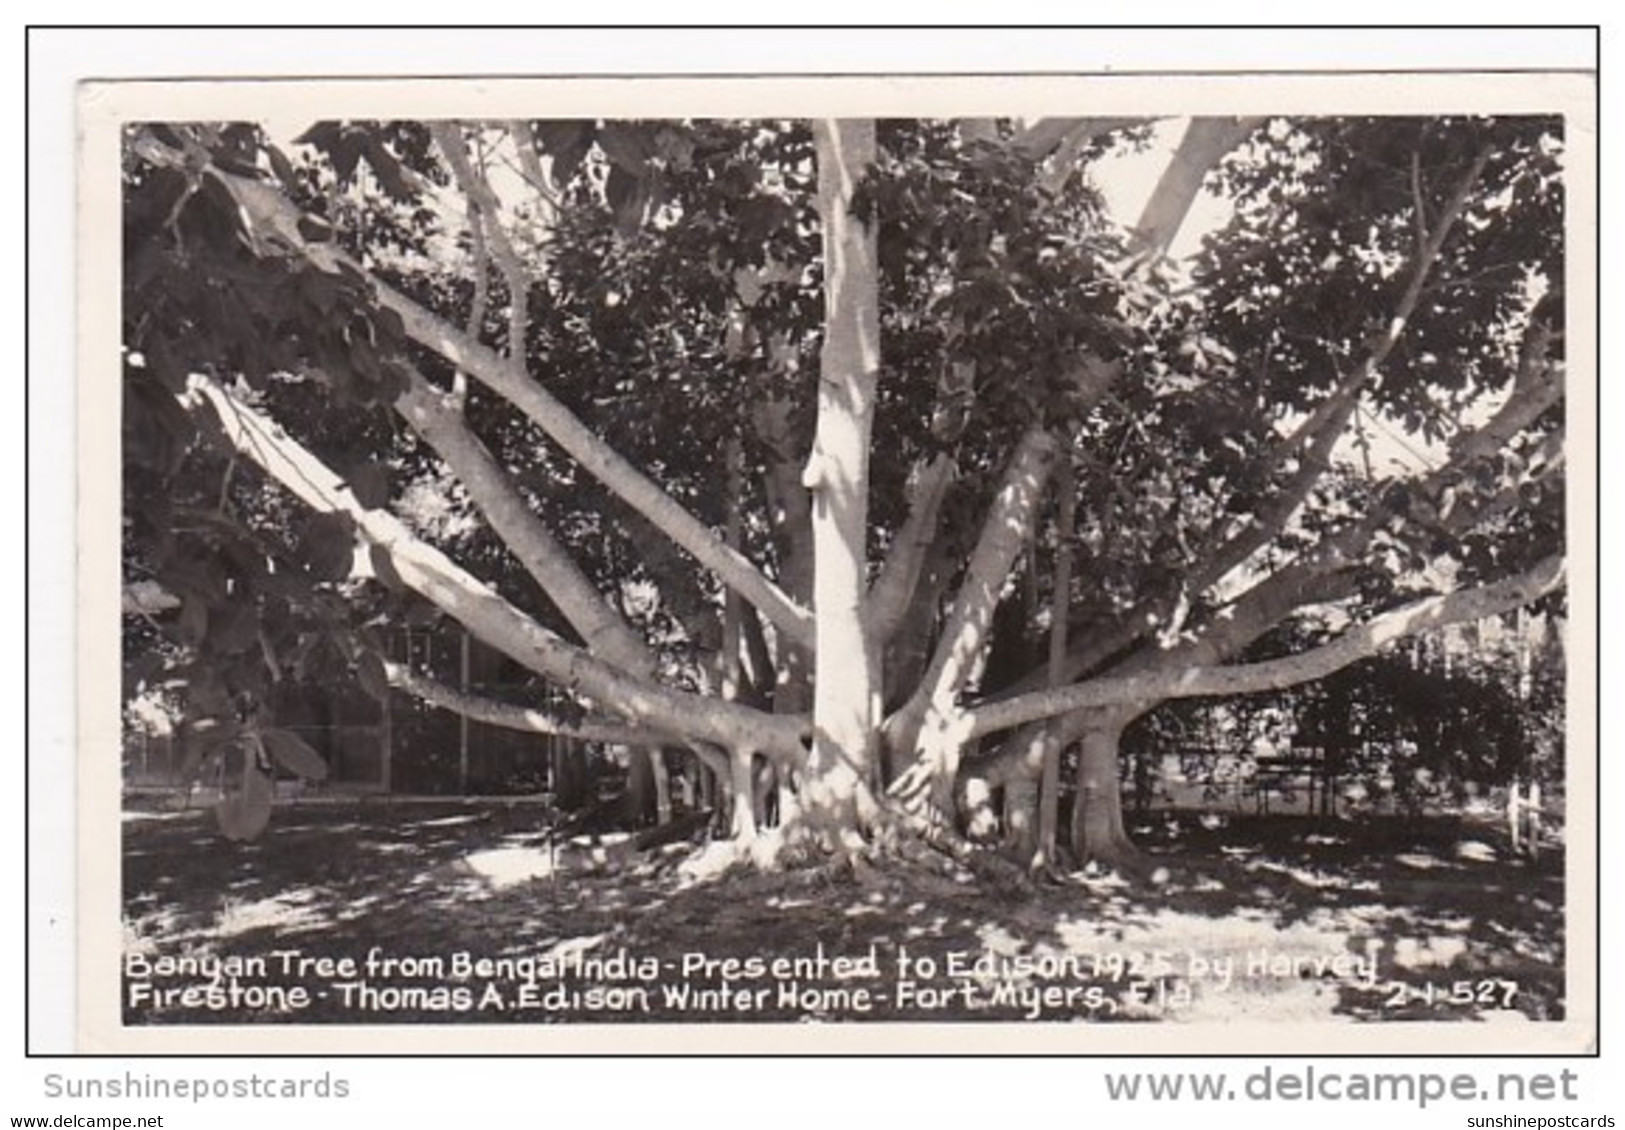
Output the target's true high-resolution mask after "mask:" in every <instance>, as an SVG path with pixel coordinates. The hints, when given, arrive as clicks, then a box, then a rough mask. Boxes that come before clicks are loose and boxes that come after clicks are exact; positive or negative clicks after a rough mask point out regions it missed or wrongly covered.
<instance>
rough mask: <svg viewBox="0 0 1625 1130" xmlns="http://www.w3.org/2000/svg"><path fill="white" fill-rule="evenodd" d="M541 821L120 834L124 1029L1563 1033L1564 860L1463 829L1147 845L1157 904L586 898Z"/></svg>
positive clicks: (1124, 896) (742, 884) (501, 818)
mask: <svg viewBox="0 0 1625 1130" xmlns="http://www.w3.org/2000/svg"><path fill="white" fill-rule="evenodd" d="M542 819H543V814H542V811H541V810H540V809H534V810H532V809H524V808H515V809H513V810H495V811H487V810H471V809H468V808H465V807H462V806H459V805H455V804H446V805H433V806H424V805H410V806H406V805H400V806H391V805H387V804H383V803H378V802H373V803H370V804H365V805H363V804H344V805H319V806H318V805H309V806H299V807H289V808H284V809H282V810H280V811H279V812H278V814H277V817H276V819H275V820H274V821H273V823H272V825H271V828H270V830H269V831H268V832H267V833H266V835H265V836H264V838H263V839H261V840H260V841H259V842H257V843H253V844H233V843H230V842H228V841H225V840H224V839H222V838H220V837H219V836H218V835H217V834H216V832H215V830H214V824H213V819H212V817H211V816H210V815H209V814H208V813H206V812H185V813H156V812H149V813H138V812H131V813H129V814H127V816H126V822H125V865H124V881H125V899H124V905H125V951H126V964H125V993H126V995H125V1019H126V1022H127V1023H131V1024H144V1023H241V1022H245V1021H249V1022H256V1023H266V1022H269V1023H277V1022H291V1023H367V1024H377V1023H391V1022H411V1023H424V1022H430V1023H451V1022H474V1023H502V1022H521V1023H555V1022H568V1023H591V1022H615V1023H626V1022H643V1021H655V1020H683V1021H687V1022H697V1023H704V1022H715V1021H735V1022H737V1021H742V1020H744V1021H750V1020H777V1021H784V1020H810V1019H839V1020H875V1019H931V1020H942V1021H949V1020H954V1021H957V1020H1012V1019H1029V1020H1041V1021H1069V1020H1098V1021H1107V1020H1112V1021H1133V1020H1176V1021H1177V1020H1203V1021H1214V1020H1227V1019H1246V1020H1249V1021H1288V1020H1293V1021H1313V1020H1333V1019H1343V1020H1347V1021H1356V1022H1357V1021H1382V1020H1399V1019H1432V1020H1439V1019H1461V1020H1467V1021H1474V1022H1489V1021H1499V1022H1523V1021H1528V1020H1544V1019H1561V1018H1562V1015H1563V1008H1564V987H1563V974H1562V969H1563V905H1564V903H1563V884H1562V874H1563V867H1562V858H1561V855H1560V853H1549V854H1548V855H1547V856H1545V857H1543V858H1542V859H1541V860H1540V862H1539V863H1538V864H1530V863H1527V862H1522V861H1510V860H1507V859H1505V858H1503V848H1504V845H1503V844H1502V843H1501V842H1500V841H1499V840H1498V838H1497V834H1496V833H1495V831H1494V830H1490V829H1484V828H1480V827H1474V826H1471V825H1465V824H1461V823H1458V822H1455V821H1450V820H1442V819H1440V820H1428V821H1401V820H1395V819H1386V820H1381V821H1374V822H1369V823H1363V824H1353V823H1347V822H1340V823H1333V824H1317V823H1315V822H1313V821H1308V820H1302V819H1294V818H1282V817H1275V818H1261V819H1233V820H1230V821H1228V822H1227V823H1224V824H1222V825H1219V826H1216V827H1203V826H1202V825H1201V824H1200V823H1196V822H1194V821H1186V822H1185V823H1184V824H1182V825H1180V826H1177V827H1176V826H1171V825H1169V826H1159V827H1155V828H1146V829H1142V830H1141V831H1140V833H1139V839H1140V842H1141V843H1142V844H1144V845H1146V846H1147V848H1148V849H1149V850H1150V851H1151V853H1152V854H1153V856H1155V857H1156V862H1157V864H1158V865H1159V866H1160V868H1161V871H1162V876H1163V878H1164V881H1163V882H1161V883H1160V884H1158V885H1155V886H1148V887H1143V888H1133V887H1129V886H1126V885H1124V884H1121V883H1119V882H1117V881H1115V880H1110V879H1100V878H1089V877H1086V876H1081V875H1080V876H1074V877H1072V878H1071V879H1070V880H1069V881H1067V882H1065V883H1059V884H1046V885H1042V886H1031V885H1026V886H1024V885H1021V884H1017V883H1011V882H991V883H990V882H987V881H985V880H977V879H976V878H974V877H973V876H971V875H969V874H967V873H964V872H962V871H960V870H958V869H956V868H952V867H950V866H947V865H944V866H943V867H942V868H930V867H926V866H922V865H918V864H909V865H905V864H898V865H896V866H895V867H888V868H882V869H879V870H876V871H873V872H869V873H865V874H863V875H861V876H857V877H846V878H841V879H832V878H831V877H829V876H828V875H811V874H805V873H792V874H787V875H758V874H747V873H741V872H738V871H734V872H731V873H729V874H726V875H724V876H722V877H720V878H715V879H711V880H707V881H701V880H698V879H696V878H694V877H693V875H692V873H691V872H692V869H691V868H685V867H684V866H683V863H684V861H685V860H687V859H691V858H692V855H693V851H694V849H693V848H692V847H691V846H689V845H680V846H678V847H673V848H668V849H666V850H665V851H664V852H662V853H656V854H652V855H646V856H643V857H640V858H639V861H638V862H637V863H636V865H634V866H631V867H624V868H619V869H615V870H605V871H602V872H599V873H594V872H593V871H592V870H590V866H591V864H590V859H589V858H588V856H587V855H586V854H584V853H581V852H567V853H565V854H564V855H562V856H560V855H558V854H556V853H555V851H554V850H553V849H552V848H551V847H550V845H549V844H548V843H547V840H546V836H545V829H544V828H542V827H541V826H540V821H541V820H542Z"/></svg>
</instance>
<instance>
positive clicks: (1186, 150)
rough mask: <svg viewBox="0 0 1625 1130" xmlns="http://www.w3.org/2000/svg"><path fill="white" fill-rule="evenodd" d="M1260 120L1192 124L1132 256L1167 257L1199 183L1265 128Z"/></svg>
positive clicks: (1137, 230)
mask: <svg viewBox="0 0 1625 1130" xmlns="http://www.w3.org/2000/svg"><path fill="white" fill-rule="evenodd" d="M1264 120H1265V119H1263V118H1192V119H1191V121H1190V124H1189V125H1188V126H1187V127H1186V128H1185V136H1184V137H1183V138H1181V139H1180V142H1179V148H1178V149H1177V150H1175V151H1174V156H1173V160H1171V161H1169V162H1168V165H1167V167H1166V168H1164V169H1163V171H1162V176H1161V177H1159V178H1158V179H1157V186H1156V188H1155V189H1153V190H1152V192H1151V198H1150V199H1149V200H1147V201H1146V205H1145V208H1144V209H1143V210H1142V211H1141V212H1140V220H1139V223H1137V224H1135V225H1134V239H1133V242H1132V244H1131V250H1132V251H1133V253H1134V254H1135V255H1136V256H1137V257H1139V258H1141V259H1142V260H1152V259H1156V258H1158V257H1160V256H1161V255H1163V254H1165V253H1166V252H1167V250H1168V247H1169V245H1170V244H1172V243H1173V241H1174V237H1175V236H1177V235H1178V234H1179V229H1180V228H1181V227H1182V226H1183V225H1184V223H1185V217H1186V216H1187V215H1189V214H1190V210H1191V206H1192V205H1193V204H1195V203H1196V197H1197V194H1198V193H1199V192H1201V190H1202V181H1203V180H1204V179H1206V177H1207V174H1208V173H1209V172H1211V171H1212V170H1213V169H1214V168H1215V167H1216V166H1217V165H1218V163H1219V162H1220V161H1221V160H1222V159H1223V158H1224V156H1225V155H1226V154H1227V153H1229V152H1230V151H1231V150H1232V149H1234V148H1235V147H1236V146H1237V145H1239V144H1241V142H1242V141H1244V140H1245V139H1246V138H1247V136H1248V135H1249V134H1251V133H1252V132H1253V131H1254V130H1255V129H1257V128H1258V127H1259V126H1260V125H1262V124H1263V122H1264Z"/></svg>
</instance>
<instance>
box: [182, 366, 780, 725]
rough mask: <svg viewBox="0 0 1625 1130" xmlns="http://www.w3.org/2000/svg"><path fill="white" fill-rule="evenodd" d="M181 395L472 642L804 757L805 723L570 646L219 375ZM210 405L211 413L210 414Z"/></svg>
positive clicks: (195, 380) (667, 718)
mask: <svg viewBox="0 0 1625 1130" xmlns="http://www.w3.org/2000/svg"><path fill="white" fill-rule="evenodd" d="M178 399H179V400H180V402H181V405H182V407H183V408H185V409H187V410H188V411H190V412H192V413H193V415H194V417H195V418H197V419H198V420H199V422H200V424H201V425H202V426H203V427H204V428H205V431H206V432H209V433H213V434H215V435H217V437H218V439H219V440H220V441H221V442H223V443H225V444H227V445H228V446H229V447H230V448H231V449H232V450H234V451H236V452H237V453H238V454H239V455H240V456H242V457H245V458H246V459H247V460H249V461H251V462H252V463H254V464H255V465H256V466H258V467H259V468H260V469H261V470H263V471H264V472H265V473H266V474H267V475H269V476H270V477H271V478H272V479H274V480H275V481H276V482H277V483H278V484H279V485H280V486H282V487H283V488H284V489H286V490H287V491H288V492H289V493H290V494H292V495H293V496H294V497H296V498H298V499H299V500H300V501H301V502H303V503H304V504H305V505H307V506H309V507H310V508H311V509H313V510H315V511H317V512H319V513H341V514H344V515H346V516H347V517H349V518H350V519H351V520H352V521H353V522H354V523H355V524H356V528H357V530H358V531H359V532H360V534H361V535H362V536H363V537H364V538H365V539H366V540H367V542H368V543H370V544H371V545H372V546H373V547H374V548H375V549H376V550H377V551H379V552H380V553H382V554H383V555H384V557H385V558H386V559H387V560H388V562H389V563H390V566H391V567H392V568H393V569H394V571H395V573H396V575H397V576H398V577H399V578H400V580H401V583H403V584H404V585H405V586H406V587H407V588H409V589H411V590H412V591H414V592H416V593H418V594H419V595H420V596H422V597H424V598H425V599H427V600H428V601H429V602H430V603H432V604H434V605H435V606H436V607H438V608H440V609H441V610H442V611H443V612H445V613H447V614H448V615H449V616H451V617H452V618H453V619H454V620H457V621H458V622H459V623H461V624H462V625H463V626H464V627H466V628H467V629H468V630H469V632H470V633H471V634H472V635H474V636H475V638H477V639H479V640H481V641H482V642H483V643H486V644H488V645H489V646H491V647H493V648H495V649H496V650H497V651H500V652H502V653H503V654H505V655H507V656H509V657H510V658H512V659H513V660H514V661H516V662H518V663H519V664H521V665H522V666H524V667H526V668H527V669H529V670H531V671H534V672H536V673H537V674H539V675H542V676H543V677H545V678H546V679H548V680H549V681H550V682H551V683H553V684H554V685H555V686H557V687H559V688H561V689H563V690H565V691H568V692H570V693H573V694H579V695H582V696H584V697H586V698H588V699H590V700H591V701H593V702H595V703H598V704H599V705H600V706H601V707H603V708H605V709H610V710H614V711H615V712H616V713H618V714H621V715H622V716H624V717H626V718H629V719H631V720H633V721H636V722H639V723H642V724H644V725H646V726H648V727H650V728H652V729H656V730H663V731H666V732H670V733H675V734H685V735H688V736H691V737H694V738H699V739H703V740H706V741H711V742H715V743H716V744H719V745H723V746H725V747H731V746H733V745H735V744H738V743H741V742H745V743H751V744H753V745H754V746H755V748H758V749H762V750H773V751H776V752H777V753H779V754H781V755H787V756H796V755H798V754H799V752H800V746H801V739H802V735H803V733H804V723H801V722H798V720H796V719H793V718H778V717H772V716H769V715H765V714H762V713H760V712H758V711H752V710H749V709H747V708H744V707H741V706H737V705H735V704H733V703H725V702H721V701H720V700H717V699H708V698H702V697H700V696H698V695H692V694H687V693H684V692H682V691H677V690H672V689H670V688H667V687H662V686H659V685H658V684H655V683H652V682H649V681H647V680H642V679H638V678H635V677H633V676H630V675H628V674H626V673H625V672H624V671H622V670H621V669H620V668H618V667H616V666H613V665H611V664H609V663H606V662H604V661H603V660H601V659H597V658H594V657H593V656H591V655H589V654H588V653H587V652H586V651H584V650H583V649H581V648H578V647H575V646H574V645H571V644H569V643H566V642H565V641H564V640H562V639H560V638H559V637H558V636H556V635H555V634H553V633H552V632H550V631H548V630H547V629H546V628H544V627H542V626H541V625H540V624H537V623H536V622H535V621H534V620H532V619H530V618H529V617H528V616H526V615H524V614H523V613H522V612H520V611H519V610H518V609H516V608H514V607H513V605H511V604H509V603H508V602H507V601H506V600H504V599H503V598H502V597H501V596H500V595H499V594H497V593H496V592H495V591H494V590H493V589H492V588H491V587H490V586H488V585H486V584H485V583H484V582H483V581H480V580H479V579H478V578H476V577H474V576H472V575H471V574H469V573H468V572H467V571H466V570H464V569H462V568H461V567H459V566H458V565H456V564H455V563H454V562H452V561H451V560H450V559H449V558H447V557H446V555H445V554H443V553H441V552H440V551H439V550H438V549H435V548H434V547H433V546H431V545H429V544H427V543H426V542H424V541H422V540H421V539H420V538H418V537H417V536H416V535H415V534H413V533H412V532H411V530H409V529H408V528H407V527H406V526H405V524H404V523H402V522H401V521H400V519H398V518H396V517H395V516H394V515H393V514H390V513H389V512H388V511H385V510H378V509H368V508H367V507H365V506H363V505H362V504H361V503H360V501H359V500H358V499H357V498H356V497H355V494H354V493H353V492H352V491H351V490H350V488H349V486H348V485H347V484H346V483H345V482H344V480H343V479H341V478H340V477H339V476H338V475H336V474H335V473H334V472H333V471H332V470H331V469H330V468H328V467H327V466H325V465H324V464H323V463H322V462H321V461H320V460H319V459H317V458H316V457H315V456H314V455H312V454H311V453H310V452H309V451H307V450H305V448H304V447H303V446H301V445H300V444H298V443H297V442H296V441H295V440H293V439H292V438H291V437H290V436H288V435H287V433H286V432H284V431H283V430H282V429H281V428H280V427H278V426H277V425H276V424H274V423H272V422H271V421H270V420H268V419H266V418H265V417H264V416H263V415H261V414H260V413H259V412H257V411H256V410H254V409H253V408H250V407H249V406H248V405H246V404H244V403H242V402H241V401H240V400H237V399H236V398H234V397H232V396H231V395H230V393H228V392H227V391H226V390H225V389H224V388H222V387H221V386H220V385H218V384H216V383H215V382H214V381H212V380H209V379H208V378H205V377H202V376H197V375H194V376H193V377H192V378H191V379H190V380H189V382H188V388H187V391H186V392H184V393H182V394H181V395H180V397H179V398H178ZM205 406H207V409H206V408H205ZM207 411H212V414H213V418H212V419H210V418H209V416H208V415H207V414H206V412H207Z"/></svg>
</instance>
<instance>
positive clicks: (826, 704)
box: [802, 120, 880, 851]
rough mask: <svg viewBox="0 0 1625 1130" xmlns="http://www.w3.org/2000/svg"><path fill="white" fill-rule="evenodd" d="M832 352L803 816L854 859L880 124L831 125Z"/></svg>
mask: <svg viewBox="0 0 1625 1130" xmlns="http://www.w3.org/2000/svg"><path fill="white" fill-rule="evenodd" d="M813 134H814V138H815V140H816V143H817V148H818V210H819V216H820V218H821V219H822V221H823V226H824V344H823V351H822V356H821V369H820V373H819V381H818V427H817V435H816V438H815V439H814V442H813V451H812V455H811V456H810V457H809V459H808V461H807V467H806V470H805V471H804V472H803V475H802V483H803V485H805V486H806V487H807V489H808V490H809V491H811V492H812V497H813V521H812V528H813V547H814V560H815V566H814V576H813V595H814V607H815V609H816V612H815V624H816V631H815V638H816V641H817V645H816V646H817V656H816V676H815V680H814V685H813V748H812V755H811V757H810V758H809V760H808V765H807V774H806V781H805V782H804V788H803V789H802V813H803V815H804V816H805V818H806V819H807V821H808V823H809V824H810V825H811V826H812V827H813V828H814V829H816V831H817V832H818V833H819V835H820V838H821V839H823V840H824V842H825V843H826V845H827V846H832V847H836V848H839V849H840V850H843V851H846V850H853V849H856V848H857V847H859V846H860V845H861V843H862V834H863V829H864V827H865V826H866V825H867V824H868V823H869V822H870V821H871V819H872V817H873V808H874V797H873V794H872V793H871V792H870V780H871V778H872V775H873V770H874V754H875V748H876V734H875V721H876V717H875V716H876V714H877V712H878V701H877V700H878V699H879V678H878V675H879V673H878V671H876V670H875V658H876V649H875V647H874V646H873V644H872V641H871V639H870V633H869V631H868V625H867V622H866V618H865V616H864V603H865V596H866V594H867V591H868V567H867V557H866V550H867V540H868V532H869V528H868V514H869V441H870V433H871V430H872V428H873V423H874V410H875V396H876V388H877V384H878V380H879V373H880V296H879V275H878V270H877V266H876V245H875V233H874V230H873V229H872V228H870V227H868V226H866V225H865V224H864V223H862V222H861V221H860V220H859V219H858V218H857V217H856V216H855V215H853V213H852V200H853V195H854V193H855V192H856V189H857V186H858V182H859V181H860V180H861V179H862V178H863V176H865V175H866V173H867V172H868V170H869V168H870V167H871V166H872V165H873V163H874V158H875V130H874V123H873V122H870V121H857V120H838V121H820V122H816V123H814V125H813Z"/></svg>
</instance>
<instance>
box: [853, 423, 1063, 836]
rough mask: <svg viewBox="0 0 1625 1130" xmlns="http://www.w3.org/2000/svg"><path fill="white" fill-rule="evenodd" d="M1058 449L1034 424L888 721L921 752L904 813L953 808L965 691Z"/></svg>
mask: <svg viewBox="0 0 1625 1130" xmlns="http://www.w3.org/2000/svg"><path fill="white" fill-rule="evenodd" d="M1054 455H1055V440H1054V437H1052V436H1051V435H1050V434H1049V433H1048V432H1047V431H1046V430H1045V429H1044V428H1043V427H1041V426H1036V425H1035V426H1034V427H1032V428H1029V429H1028V431H1027V433H1026V435H1024V436H1023V437H1022V440H1021V443H1020V444H1019V445H1017V448H1016V451H1015V454H1014V455H1012V456H1011V459H1010V465H1009V467H1008V468H1007V469H1006V471H1005V475H1004V479H1003V482H1002V483H1001V485H1000V488H999V493H998V495H997V496H995V498H994V500H993V504H992V506H991V507H989V510H988V516H987V518H986V520H985V521H984V522H983V524H982V530H981V533H980V535H979V536H978V539H977V544H976V548H975V549H974V550H973V551H972V553H971V558H970V562H969V564H968V566H967V568H966V572H965V578H964V580H963V582H962V583H961V585H960V590H959V594H958V596H957V597H956V599H955V601H954V607H953V610H952V611H951V612H950V613H949V616H948V622H947V626H946V627H945V628H944V631H943V635H942V639H941V640H940V641H939V642H938V644H937V649H936V652H935V653H934V654H933V656H932V659H931V665H930V667H929V668H928V670H927V671H926V674H925V678H924V679H922V680H921V682H920V686H919V689H918V690H916V691H915V693H914V695H913V696H912V697H911V698H910V699H909V701H908V702H907V703H905V704H904V705H903V707H902V709H901V710H899V711H898V712H897V713H896V714H895V715H893V716H892V717H891V718H890V719H888V720H887V723H886V734H885V737H886V741H887V743H888V744H889V745H890V746H891V748H892V749H893V750H894V751H895V752H896V753H897V754H898V755H899V756H906V755H908V754H909V753H913V754H914V760H913V763H912V764H911V765H910V766H909V768H908V769H907V770H906V771H905V772H903V773H902V774H900V775H899V776H898V778H897V779H896V780H895V781H893V782H892V784H891V786H890V788H889V789H888V792H889V793H890V794H891V795H892V796H893V797H894V798H896V799H897V801H898V802H899V803H900V804H901V805H902V807H903V808H904V810H905V811H909V812H911V813H914V814H915V815H919V816H925V817H927V818H929V819H932V820H940V819H942V818H943V817H944V816H945V815H946V814H948V813H950V812H951V811H952V798H953V785H954V776H955V773H956V771H957V769H958V765H959V753H960V749H961V747H962V745H963V742H964V739H965V736H964V735H962V734H960V733H959V732H958V726H957V723H956V719H957V716H958V708H957V701H958V696H959V692H960V691H961V690H962V689H963V687H964V685H965V681H966V679H967V678H968V677H969V676H970V674H971V673H972V671H974V670H975V668H976V665H977V663H978V662H979V661H980V660H981V658H982V656H983V654H984V652H985V651H986V649H987V641H988V631H989V629H990V628H991V627H992V624H993V613H994V611H995V610H996V609H997V608H998V604H999V600H1000V597H1001V596H1002V594H1003V591H1004V586H1005V582H1006V581H1007V580H1008V579H1009V576H1010V570H1011V568H1012V566H1013V565H1014V564H1015V560H1016V558H1017V556H1019V555H1020V553H1021V550H1022V547H1023V546H1024V545H1025V544H1026V542H1027V538H1028V534H1029V533H1030V531H1031V529H1032V525H1033V521H1034V516H1035V514H1036V512H1037V503H1038V499H1039V498H1040V497H1041V496H1042V494H1043V490H1044V485H1045V483H1047V482H1048V480H1049V473H1050V465H1051V463H1052V462H1053V460H1054Z"/></svg>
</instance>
